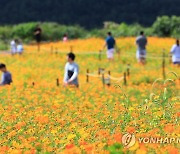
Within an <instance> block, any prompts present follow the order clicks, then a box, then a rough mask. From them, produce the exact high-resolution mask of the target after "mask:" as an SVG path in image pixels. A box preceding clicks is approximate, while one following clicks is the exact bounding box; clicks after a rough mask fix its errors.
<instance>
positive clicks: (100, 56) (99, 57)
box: [99, 50, 102, 61]
mask: <svg viewBox="0 0 180 154" xmlns="http://www.w3.org/2000/svg"><path fill="white" fill-rule="evenodd" d="M101 53H102V51H101V50H100V51H99V60H100V61H101Z"/></svg>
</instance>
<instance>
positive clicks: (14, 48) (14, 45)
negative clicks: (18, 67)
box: [10, 40, 17, 54]
mask: <svg viewBox="0 0 180 154" xmlns="http://www.w3.org/2000/svg"><path fill="white" fill-rule="evenodd" d="M10 46H11V54H16V51H17V45H16V40H12V41H11V43H10Z"/></svg>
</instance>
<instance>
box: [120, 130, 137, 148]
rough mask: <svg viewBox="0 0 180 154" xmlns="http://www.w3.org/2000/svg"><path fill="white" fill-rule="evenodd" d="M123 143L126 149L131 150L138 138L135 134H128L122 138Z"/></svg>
mask: <svg viewBox="0 0 180 154" xmlns="http://www.w3.org/2000/svg"><path fill="white" fill-rule="evenodd" d="M122 143H123V145H124V147H125V148H130V147H132V146H133V145H135V143H136V137H135V135H134V134H130V133H126V134H124V135H123V136H122Z"/></svg>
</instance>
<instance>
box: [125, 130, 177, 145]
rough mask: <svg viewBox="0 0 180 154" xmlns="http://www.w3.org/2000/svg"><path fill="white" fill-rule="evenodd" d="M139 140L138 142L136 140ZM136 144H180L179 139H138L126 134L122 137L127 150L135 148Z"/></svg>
mask: <svg viewBox="0 0 180 154" xmlns="http://www.w3.org/2000/svg"><path fill="white" fill-rule="evenodd" d="M136 139H137V140H136ZM136 142H138V143H144V144H179V143H180V138H178V137H176V138H175V137H139V138H136V137H135V135H134V134H130V133H126V134H124V135H123V136H122V144H123V145H124V147H125V148H131V147H133V146H134V145H135V144H136Z"/></svg>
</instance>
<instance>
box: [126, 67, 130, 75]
mask: <svg viewBox="0 0 180 154" xmlns="http://www.w3.org/2000/svg"><path fill="white" fill-rule="evenodd" d="M127 76H128V77H130V64H128V65H127Z"/></svg>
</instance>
